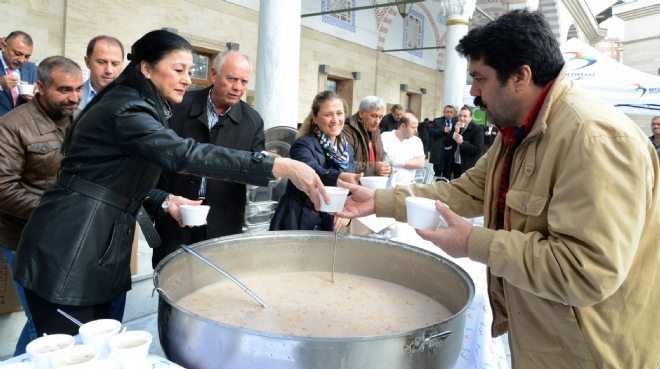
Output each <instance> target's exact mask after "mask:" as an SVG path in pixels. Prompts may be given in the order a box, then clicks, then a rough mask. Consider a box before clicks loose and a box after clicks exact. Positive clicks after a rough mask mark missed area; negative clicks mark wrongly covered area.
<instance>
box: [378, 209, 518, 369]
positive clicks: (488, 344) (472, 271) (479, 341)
mask: <svg viewBox="0 0 660 369" xmlns="http://www.w3.org/2000/svg"><path fill="white" fill-rule="evenodd" d="M481 222H482V221H481V219H475V220H474V221H473V223H475V224H476V225H480V224H482V223H481ZM393 233H394V235H395V237H393V238H391V240H392V241H397V242H402V243H405V244H408V245H412V246H417V247H420V248H423V249H425V250H428V251H431V252H434V253H437V254H439V255H441V256H443V257H444V258H446V259H449V260H451V261H452V262H454V263H455V264H457V265H458V266H460V267H461V268H463V269H464V270H465V271H466V272H467V273H468V274H469V275H470V277H471V278H472V280H473V281H474V287H475V294H474V300H473V301H472V304H470V306H469V307H468V310H467V314H466V320H465V335H464V336H463V348H462V349H461V355H460V356H459V358H458V362H457V363H456V366H454V369H495V368H498V369H499V368H501V369H504V368H509V363H508V360H507V357H506V352H505V349H504V346H503V343H502V340H501V339H500V338H492V337H491V334H490V325H491V323H492V321H493V315H492V313H491V309H490V303H489V301H488V282H487V279H486V266H485V265H484V264H481V263H477V262H474V261H472V260H470V259H468V258H458V259H457V258H452V257H451V256H449V255H447V254H446V253H445V252H444V251H442V250H441V249H440V248H438V247H436V246H435V245H433V244H432V243H431V242H428V241H424V240H423V239H422V238H421V237H419V236H418V235H417V233H416V232H415V230H414V229H413V228H412V227H410V226H408V225H407V224H404V223H399V222H397V224H396V227H395V228H394V232H393Z"/></svg>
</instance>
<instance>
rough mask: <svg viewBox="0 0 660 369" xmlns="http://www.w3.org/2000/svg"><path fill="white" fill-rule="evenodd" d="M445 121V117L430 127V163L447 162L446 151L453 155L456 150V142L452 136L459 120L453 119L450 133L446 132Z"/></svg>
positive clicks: (435, 121) (432, 123)
mask: <svg viewBox="0 0 660 369" xmlns="http://www.w3.org/2000/svg"><path fill="white" fill-rule="evenodd" d="M445 121H446V119H445V117H440V118H435V119H433V122H431V126H430V127H429V151H430V152H431V154H430V155H429V162H430V163H442V162H443V160H445V155H447V154H446V153H445V151H451V152H449V155H451V154H453V153H454V150H455V149H456V141H454V140H453V139H452V135H453V134H454V125H456V122H457V121H458V118H456V117H454V118H453V119H451V121H450V122H451V129H450V130H449V132H448V133H446V132H445ZM447 148H448V149H447Z"/></svg>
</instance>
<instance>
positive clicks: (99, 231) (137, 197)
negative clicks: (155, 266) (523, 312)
mask: <svg viewBox="0 0 660 369" xmlns="http://www.w3.org/2000/svg"><path fill="white" fill-rule="evenodd" d="M84 114H85V115H83V116H82V117H81V119H80V120H79V121H77V122H76V123H75V126H74V128H73V131H72V132H73V133H72V134H71V136H70V137H68V138H67V140H66V141H65V144H64V145H65V147H66V148H67V153H66V156H65V158H64V160H63V162H62V168H61V170H62V172H63V173H67V175H63V174H61V175H60V178H59V179H58V182H57V183H56V184H55V186H54V187H52V188H51V189H49V190H48V191H46V193H45V194H44V195H43V197H42V199H41V202H40V204H39V206H38V207H37V208H36V209H35V211H34V213H33V214H32V216H31V217H30V219H29V221H28V223H27V224H26V226H25V229H24V231H23V235H22V237H21V240H20V242H19V246H18V251H17V254H16V259H15V261H14V265H13V272H14V279H15V280H16V281H18V282H19V283H20V284H21V285H22V286H23V287H25V288H28V289H30V290H31V291H33V292H35V293H36V294H37V295H39V296H40V297H41V298H43V299H45V300H47V301H50V302H52V303H57V304H64V305H94V304H100V303H106V302H109V301H111V300H113V298H114V297H115V296H117V295H118V294H120V293H122V292H124V291H127V290H129V289H130V288H131V275H130V270H129V269H130V268H129V264H130V256H131V245H132V241H133V233H134V229H135V215H136V213H137V207H136V206H135V203H136V204H137V205H138V206H139V203H140V202H142V201H143V200H145V199H146V198H147V196H148V195H149V194H150V193H151V194H152V195H153V194H156V193H155V192H153V191H152V189H153V187H154V186H155V185H156V182H157V180H158V177H159V176H160V172H161V169H167V170H171V171H181V172H187V173H192V174H197V175H205V176H210V177H215V178H219V179H227V180H233V181H241V182H246V183H252V184H257V185H265V184H267V183H268V181H269V180H270V179H271V177H272V166H273V159H272V158H269V157H264V155H263V154H261V153H257V154H250V153H247V152H239V151H234V150H229V149H224V148H220V147H217V146H214V145H208V144H197V143H195V141H194V140H192V139H183V138H181V137H179V136H177V135H176V134H175V133H174V131H172V130H170V129H168V128H167V127H166V126H167V122H162V121H160V120H159V115H158V113H157V111H156V110H155V105H154V104H153V103H151V102H150V101H149V100H147V99H144V98H142V96H140V95H139V94H138V92H137V91H135V90H133V89H131V88H128V87H125V86H118V87H116V88H114V89H113V90H111V91H109V92H108V93H107V94H106V95H105V96H103V97H102V98H101V100H99V101H98V102H97V103H96V104H95V105H94V106H92V107H91V108H90V110H88V111H87V112H86V113H84ZM71 175H75V176H79V177H80V178H82V179H83V180H85V181H88V182H91V183H93V184H94V186H102V188H104V189H105V190H106V191H112V193H114V194H115V197H117V196H119V197H124V198H129V199H130V200H131V201H130V203H131V204H129V205H127V206H126V207H124V208H119V207H118V206H116V205H110V203H109V202H108V201H103V200H98V199H95V198H93V197H90V196H88V195H83V194H82V192H81V191H80V190H78V189H74V188H72V187H71V186H69V185H68V181H67V180H66V178H67V177H70V176H71ZM162 194H163V193H162V192H161V193H160V195H159V196H162ZM157 197H158V196H157ZM150 200H152V201H151V202H152V203H154V202H155V203H159V201H162V198H159V199H153V198H150ZM147 202H148V201H147Z"/></svg>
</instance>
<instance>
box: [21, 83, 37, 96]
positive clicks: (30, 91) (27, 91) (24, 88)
mask: <svg viewBox="0 0 660 369" xmlns="http://www.w3.org/2000/svg"><path fill="white" fill-rule="evenodd" d="M18 94H19V95H34V85H30V84H19V85H18Z"/></svg>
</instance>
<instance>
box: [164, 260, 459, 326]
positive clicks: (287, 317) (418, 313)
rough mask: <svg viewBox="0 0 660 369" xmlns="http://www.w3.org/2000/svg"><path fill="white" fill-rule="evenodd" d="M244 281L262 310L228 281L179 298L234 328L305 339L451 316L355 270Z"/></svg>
mask: <svg viewBox="0 0 660 369" xmlns="http://www.w3.org/2000/svg"><path fill="white" fill-rule="evenodd" d="M240 280H241V282H243V283H244V284H245V285H246V286H248V287H249V288H250V289H251V290H252V291H254V293H255V294H256V295H257V296H259V297H260V298H261V299H262V300H263V301H264V302H265V303H266V305H268V307H266V308H263V307H261V305H259V304H258V303H257V302H255V301H254V300H253V299H252V298H251V297H250V296H248V295H247V294H246V293H245V292H244V291H243V290H242V289H240V287H238V286H236V285H235V284H234V283H232V282H231V281H229V280H221V281H219V282H216V283H213V284H210V285H208V286H205V287H203V288H201V289H199V290H197V291H194V292H192V293H190V294H188V295H187V296H184V297H183V298H182V299H180V300H179V301H177V305H178V306H180V307H181V308H183V309H186V310H188V311H190V312H192V313H194V314H198V315H201V316H204V317H206V318H209V319H212V320H216V321H218V322H222V323H225V324H229V325H232V326H237V327H243V328H248V329H253V330H257V331H262V332H271V333H277V334H284V335H292V336H302V337H324V338H325V337H329V338H333V337H368V336H382V335H389V334H395V333H403V332H409V331H412V330H416V329H420V328H423V327H426V326H430V325H433V324H437V323H439V322H441V321H443V320H446V319H448V318H450V317H451V316H452V315H453V314H452V313H451V312H450V311H449V310H448V309H447V308H445V307H444V306H443V305H442V304H440V303H438V302H437V301H435V300H433V299H431V298H430V297H428V296H426V295H424V294H421V293H419V292H417V291H415V290H413V289H410V288H407V287H404V286H401V285H398V284H395V283H391V282H387V281H383V280H380V279H375V278H369V277H363V276H359V275H354V274H343V273H335V283H332V282H331V280H330V273H329V272H301V271H298V272H282V273H269V274H247V275H241V276H240Z"/></svg>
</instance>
